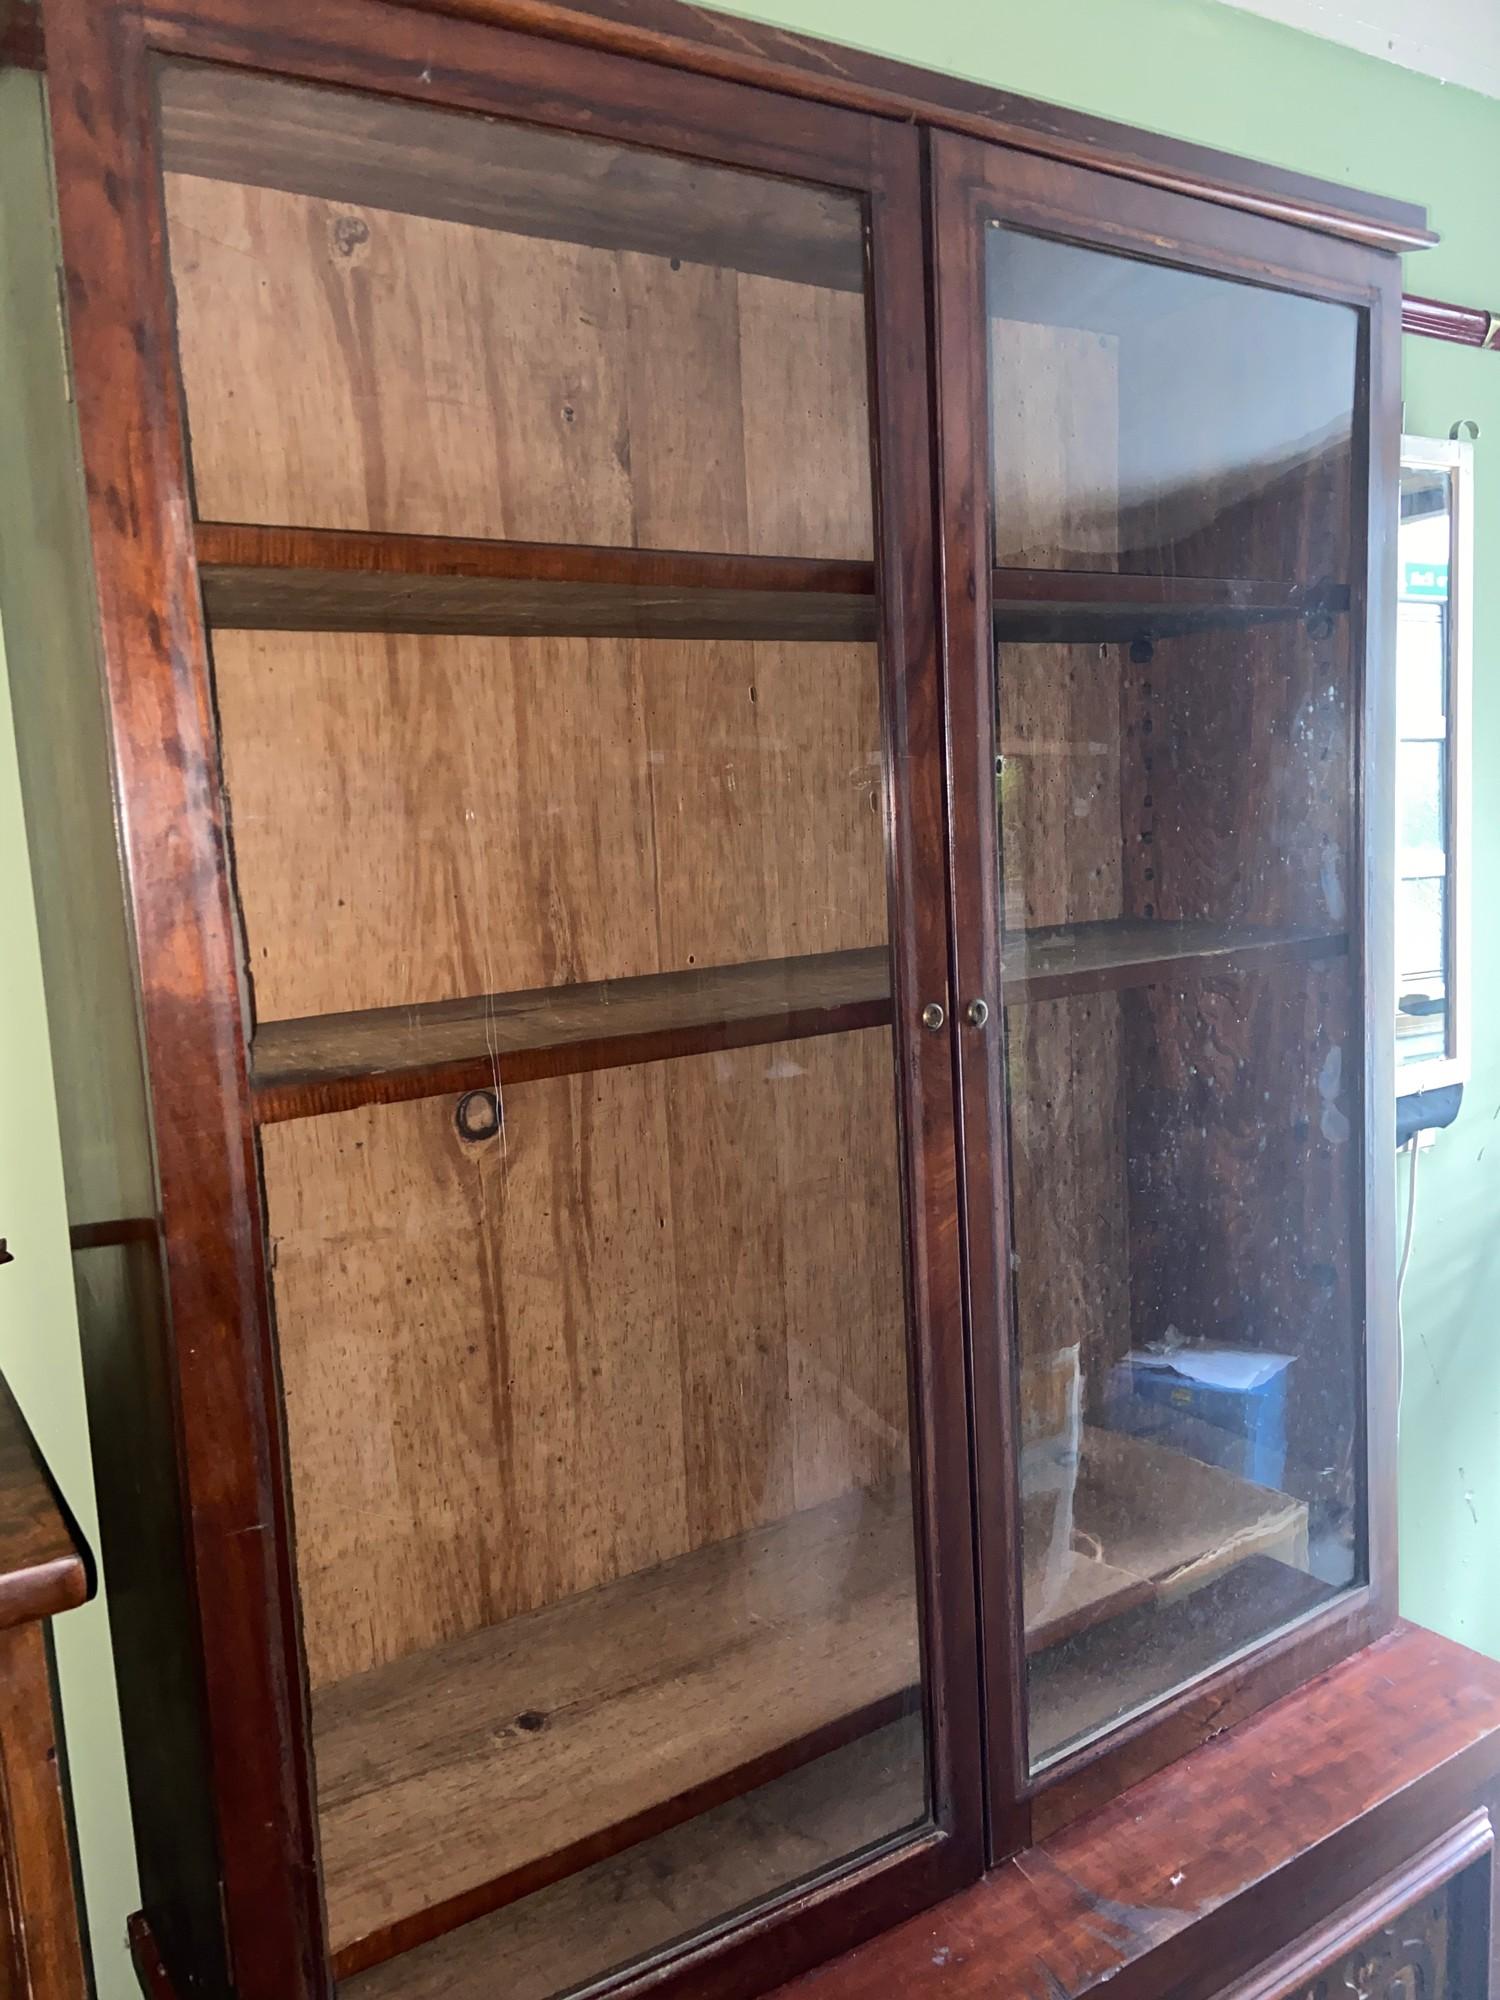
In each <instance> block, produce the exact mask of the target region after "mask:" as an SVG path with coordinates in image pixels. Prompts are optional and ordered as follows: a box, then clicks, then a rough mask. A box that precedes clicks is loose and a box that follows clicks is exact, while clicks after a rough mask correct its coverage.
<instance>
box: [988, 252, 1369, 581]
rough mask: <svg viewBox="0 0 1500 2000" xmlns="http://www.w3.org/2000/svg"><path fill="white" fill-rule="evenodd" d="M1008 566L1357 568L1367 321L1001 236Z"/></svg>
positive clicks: (1278, 573) (1002, 453) (993, 344)
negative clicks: (1358, 373)
mask: <svg viewBox="0 0 1500 2000" xmlns="http://www.w3.org/2000/svg"><path fill="white" fill-rule="evenodd" d="M988 284H989V312H990V329H989V330H990V356H991V385H990V396H991V413H992V440H993V451H994V491H995V560H996V562H997V563H1000V564H1003V565H1011V566H1016V567H1020V568H1026V569H1072V570H1121V571H1133V572H1140V573H1145V574H1148V575H1155V576H1163V575H1165V576H1215V577H1250V578H1253V577H1264V578H1275V579H1286V580H1300V581H1302V582H1304V583H1316V582H1319V581H1324V580H1331V581H1334V582H1338V581H1342V580H1343V579H1344V570H1345V551H1346V549H1347V545H1348V534H1349V495H1350V490H1351V489H1350V481H1349V468H1350V454H1351V438H1352V425H1353V410H1354V380H1355V372H1354V361H1355V340H1356V331H1357V326H1356V316H1355V314H1354V313H1353V312H1352V311H1350V310H1348V309H1347V308H1344V307H1341V306H1331V305H1327V304H1325V303H1323V302H1321V301H1319V300H1314V299H1304V298H1300V297H1298V296H1296V295H1295V294H1293V293H1290V292H1273V291H1266V290H1260V289H1256V288H1252V287H1250V286H1248V285H1243V284H1238V283H1234V282H1231V281H1230V280H1229V279H1226V278H1214V277H1207V276H1205V275H1203V274H1202V273H1200V272H1195V271H1180V270H1173V269H1170V268H1169V267H1167V266H1165V265H1161V264H1147V263H1143V262H1138V261H1135V260H1133V259H1130V258H1125V257H1115V256H1110V255H1107V254H1106V253H1104V252H1102V251H1098V250H1086V249H1082V248H1080V247H1078V246H1077V245H1074V244H1070V243H1056V242H1051V241H1049V240H1047V239H1045V238H1042V237H1037V236H1026V235H1021V234H1019V233H1015V232H1011V231H1008V230H1002V229H998V228H996V229H991V230H990V231H989V233H988Z"/></svg>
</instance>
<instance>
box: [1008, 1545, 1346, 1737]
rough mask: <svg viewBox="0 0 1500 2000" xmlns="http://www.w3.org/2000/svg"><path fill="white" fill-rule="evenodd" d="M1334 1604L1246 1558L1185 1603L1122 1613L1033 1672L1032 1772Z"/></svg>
mask: <svg viewBox="0 0 1500 2000" xmlns="http://www.w3.org/2000/svg"><path fill="white" fill-rule="evenodd" d="M1337 1595H1338V1592H1337V1590H1336V1589H1335V1588H1334V1587H1333V1586H1332V1585H1331V1584H1327V1583H1323V1582H1322V1581H1320V1579H1319V1578H1317V1577H1315V1576H1312V1575H1310V1574H1309V1573H1308V1572H1307V1571H1306V1570H1303V1569H1296V1568H1293V1567H1291V1566H1289V1565H1288V1564H1286V1563H1284V1562H1279V1561H1278V1560H1277V1559H1276V1558H1275V1557H1274V1556H1270V1555H1259V1554H1254V1553H1247V1554H1245V1555H1243V1556H1240V1557H1238V1558H1236V1560H1235V1562H1234V1564H1233V1565H1232V1567H1229V1568H1226V1569H1224V1570H1222V1571H1221V1572H1220V1573H1219V1574H1218V1575H1217V1576H1214V1577H1211V1578H1210V1579H1209V1580H1208V1581H1207V1582H1206V1583H1205V1584H1204V1586H1203V1587H1202V1588H1201V1589H1199V1590H1195V1591H1194V1592H1193V1594H1192V1595H1191V1596H1185V1597H1181V1598H1178V1599H1176V1600H1174V1601H1172V1602H1169V1603H1166V1604H1163V1603H1160V1602H1158V1601H1155V1600H1153V1601H1152V1602H1151V1603H1149V1604H1147V1605H1145V1606H1142V1607H1139V1608H1133V1609H1132V1608H1126V1609H1124V1611H1123V1615H1122V1616H1121V1617H1120V1619H1119V1621H1118V1623H1112V1624H1096V1625H1094V1626H1093V1627H1091V1628H1089V1629H1087V1630H1084V1631H1081V1632H1079V1633H1077V1634H1076V1635H1075V1636H1073V1637H1072V1638H1070V1639H1068V1640H1067V1641H1066V1642H1065V1643H1063V1644H1062V1645H1059V1646H1056V1647H1054V1648H1053V1649H1052V1650H1051V1651H1049V1652H1047V1653H1045V1654H1042V1655H1041V1656H1040V1657H1038V1658H1037V1659H1035V1660H1033V1662H1032V1664H1031V1673H1030V1714H1031V1759H1032V1763H1033V1766H1035V1765H1037V1764H1045V1763H1048V1762H1050V1761H1052V1760H1053V1759H1055V1758H1057V1757H1060V1756H1062V1755H1064V1754H1065V1753H1066V1752H1067V1751H1068V1750H1071V1749H1074V1748H1076V1747H1077V1746H1078V1745H1079V1744H1081V1743H1083V1742H1085V1741H1087V1740H1088V1738H1090V1737H1091V1736H1096V1735H1098V1734H1099V1733H1100V1732H1101V1731H1103V1730H1105V1729H1109V1728H1112V1727H1113V1726H1114V1725H1115V1724H1116V1723H1119V1722H1123V1721H1124V1720H1125V1719H1126V1718H1127V1717H1128V1716H1130V1715H1133V1714H1134V1713H1136V1711H1137V1710H1139V1709H1142V1708H1144V1707H1146V1706H1147V1705H1148V1704H1149V1703H1151V1702H1155V1701H1160V1700H1161V1698H1162V1697H1163V1696H1164V1695H1167V1694H1170V1693H1171V1692H1172V1690H1173V1689H1174V1688H1178V1687H1182V1686H1184V1685H1185V1684H1186V1683H1187V1682H1189V1681H1192V1680H1195V1679H1196V1678H1197V1677H1198V1675H1199V1674H1203V1673H1208V1672H1210V1671H1211V1670H1212V1669H1213V1668H1215V1667H1219V1666H1222V1665H1223V1664H1224V1662H1225V1661H1226V1660H1229V1659H1232V1658H1233V1657H1234V1655H1235V1654H1236V1653H1238V1652H1240V1651H1242V1650H1243V1649H1244V1648H1245V1647H1247V1646H1253V1645H1255V1644H1256V1643H1257V1642H1258V1641H1260V1640H1262V1639H1266V1638H1269V1637H1270V1636H1271V1634H1272V1633H1273V1632H1277V1631H1279V1630H1280V1629H1281V1628H1282V1627H1283V1626H1285V1625H1289V1624H1291V1623H1292V1622H1293V1621H1294V1620H1295V1619H1298V1618H1305V1617H1306V1616H1307V1615H1308V1613H1309V1612H1313V1611H1318V1610H1320V1609H1321V1608H1322V1607H1323V1606H1324V1605H1325V1604H1328V1603H1330V1602H1331V1601H1332V1600H1333V1599H1334V1598H1335V1597H1336V1596H1337Z"/></svg>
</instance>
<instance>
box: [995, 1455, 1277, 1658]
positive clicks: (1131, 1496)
mask: <svg viewBox="0 0 1500 2000" xmlns="http://www.w3.org/2000/svg"><path fill="white" fill-rule="evenodd" d="M1025 1504H1026V1503H1025V1498H1024V1494H1023V1500H1022V1506H1023V1509H1024V1507H1025ZM1073 1524H1074V1530H1075V1536H1074V1539H1075V1542H1076V1541H1079V1540H1081V1541H1084V1542H1085V1543H1087V1544H1088V1546H1089V1550H1090V1552H1089V1553H1088V1554H1083V1553H1080V1552H1078V1551H1077V1550H1076V1549H1075V1551H1074V1552H1072V1553H1071V1554H1070V1556H1069V1558H1068V1562H1067V1566H1066V1568H1065V1569H1064V1571H1063V1573H1062V1574H1061V1575H1059V1576H1057V1577H1056V1578H1053V1579H1044V1578H1043V1576H1042V1575H1041V1574H1040V1572H1039V1570H1037V1569H1035V1568H1034V1567H1033V1561H1028V1565H1027V1573H1026V1611H1027V1624H1026V1651H1027V1653H1028V1654H1040V1653H1044V1652H1047V1651H1049V1650H1050V1649H1052V1648H1054V1647H1056V1646H1059V1645H1061V1644H1064V1643H1067V1642H1069V1641H1071V1640H1072V1639H1073V1638H1074V1637H1075V1636H1076V1635H1077V1634H1079V1633H1082V1632H1086V1631H1091V1630H1092V1629H1093V1628H1094V1627H1096V1626H1098V1625H1101V1624H1103V1623H1105V1622H1107V1621H1109V1620H1112V1619H1115V1618H1119V1617H1121V1616H1123V1615H1124V1614H1126V1613H1127V1612H1131V1611H1133V1610H1135V1609H1136V1608H1138V1607H1139V1606H1142V1605H1152V1604H1163V1603H1168V1602H1172V1601H1174V1600H1176V1599H1177V1598H1179V1597H1184V1596H1187V1595H1189V1594H1190V1593H1192V1592H1195V1591H1197V1590H1200V1589H1202V1587H1203V1586H1204V1585H1205V1584H1207V1583H1209V1582H1211V1581H1212V1580H1213V1578H1214V1577H1216V1576H1219V1575H1221V1574H1222V1573H1223V1572H1224V1571H1225V1570H1228V1569H1232V1568H1233V1567H1234V1566H1235V1565H1236V1564H1238V1563H1240V1562H1243V1561H1244V1560H1245V1559H1246V1558H1247V1557H1248V1556H1252V1555H1262V1554H1268V1553H1274V1554H1276V1555H1278V1556H1280V1557H1284V1558H1286V1559H1287V1560H1288V1561H1290V1562H1293V1563H1297V1562H1301V1561H1303V1560H1305V1558H1306V1553H1307V1509H1306V1507H1305V1506H1304V1505H1303V1503H1302V1502H1301V1501H1300V1500H1294V1499H1292V1498H1291V1497H1290V1495H1288V1494H1285V1493H1279V1492H1277V1491H1275V1489H1274V1488H1271V1487H1267V1486H1256V1485H1253V1484H1252V1483H1251V1482H1250V1481H1248V1480H1245V1479H1240V1478H1238V1477H1237V1476H1236V1475H1235V1474H1234V1473H1232V1472H1225V1471H1223V1470H1222V1469H1221V1468H1220V1467H1218V1466H1215V1465H1205V1464H1203V1463H1202V1462H1201V1461H1200V1460H1198V1459H1196V1458H1189V1457H1187V1456H1186V1455H1185V1454H1184V1453H1182V1452H1179V1451H1173V1450H1171V1449H1169V1448H1167V1447H1164V1446H1162V1445H1157V1444H1150V1443H1147V1442H1145V1441H1144V1440H1143V1439H1140V1438H1134V1437H1128V1436H1126V1435H1124V1434H1122V1433H1120V1432H1117V1431H1107V1430H1096V1429H1094V1428H1092V1427H1086V1428H1085V1430H1084V1433H1083V1439H1082V1443H1081V1447H1080V1451H1079V1464H1078V1481H1077V1485H1076V1487H1075V1489H1074V1495H1073ZM1095 1551H1097V1553H1095ZM1028 1556H1029V1557H1033V1560H1034V1552H1033V1551H1032V1550H1030V1549H1028Z"/></svg>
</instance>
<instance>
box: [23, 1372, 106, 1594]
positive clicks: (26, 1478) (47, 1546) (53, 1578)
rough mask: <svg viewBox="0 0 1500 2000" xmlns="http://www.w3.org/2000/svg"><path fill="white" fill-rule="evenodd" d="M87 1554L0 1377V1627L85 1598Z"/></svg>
mask: <svg viewBox="0 0 1500 2000" xmlns="http://www.w3.org/2000/svg"><path fill="white" fill-rule="evenodd" d="M95 1581H96V1579H95V1574H94V1564H93V1557H92V1555H91V1554H90V1552H89V1549H88V1545H87V1543H86V1542H85V1541H84V1539H83V1536H82V1534H81V1533H80V1531H79V1528H78V1524H77V1522H76V1521H75V1520H74V1519H73V1516H72V1513H71V1512H70V1510H69V1508H68V1505H67V1502H66V1501H65V1500H64V1499H63V1497H62V1494H61V1492H60V1490H59V1489H58V1486H57V1482H56V1481H55V1480H54V1479H53V1477H52V1474H51V1471H50V1470H49V1469H48V1466H47V1462H46V1460H45V1459H44V1458H43V1457H42V1454H41V1452H40V1450H39V1449H38V1447H37V1442H36V1439H35V1438H34V1437H33V1435H32V1432H31V1427H30V1425H29V1424H28V1423H27V1421H26V1419H25V1417H24V1416H23V1414H22V1412H21V1407H20V1405H19V1403H17V1401H16V1399H15V1396H14V1394H13V1393H12V1390H11V1387H10V1384H9V1383H8V1382H6V1381H5V1379H4V1378H3V1377H0V1631H5V1630H7V1629H9V1628H10V1627H12V1626H16V1625H28V1624H31V1623H33V1622H34V1621H35V1620H37V1619H40V1618H51V1617H52V1616H54V1614H55V1613H57V1612H59V1611H71V1610H73V1609H74V1608H75V1607H76V1606H78V1605H80V1604H85V1603H87V1602H88V1600H89V1598H90V1597H92V1595H93V1593H94V1588H95Z"/></svg>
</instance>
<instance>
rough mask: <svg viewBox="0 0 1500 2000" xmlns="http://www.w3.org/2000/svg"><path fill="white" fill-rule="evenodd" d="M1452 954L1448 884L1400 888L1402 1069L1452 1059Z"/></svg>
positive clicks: (1398, 1047) (1434, 879)
mask: <svg viewBox="0 0 1500 2000" xmlns="http://www.w3.org/2000/svg"><path fill="white" fill-rule="evenodd" d="M1447 953H1448V884H1447V882H1446V881H1445V880H1444V879H1443V877H1442V876H1435V877H1432V878H1430V879H1428V880H1426V881H1422V880H1412V881H1405V882H1398V883H1397V884H1396V1061H1397V1063H1398V1065H1399V1066H1400V1067H1401V1068H1403V1069H1404V1068H1405V1066H1406V1065H1407V1064H1408V1063H1422V1062H1434V1061H1438V1060H1440V1059H1441V1058H1442V1057H1444V1056H1445V1055H1447V1053H1448V985H1447V977H1446V973H1445V966H1446V962H1447ZM1414 1087H1415V1085H1414Z"/></svg>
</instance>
